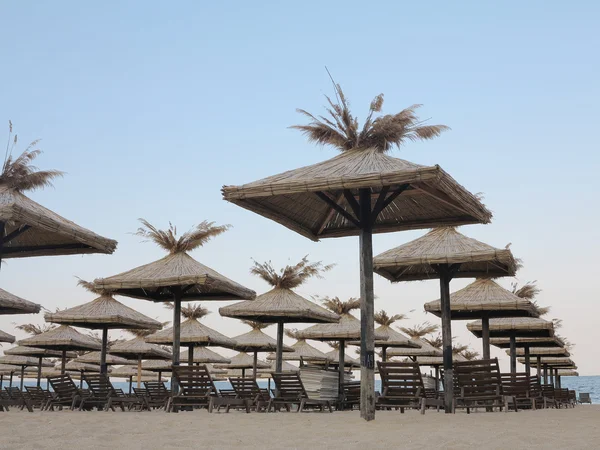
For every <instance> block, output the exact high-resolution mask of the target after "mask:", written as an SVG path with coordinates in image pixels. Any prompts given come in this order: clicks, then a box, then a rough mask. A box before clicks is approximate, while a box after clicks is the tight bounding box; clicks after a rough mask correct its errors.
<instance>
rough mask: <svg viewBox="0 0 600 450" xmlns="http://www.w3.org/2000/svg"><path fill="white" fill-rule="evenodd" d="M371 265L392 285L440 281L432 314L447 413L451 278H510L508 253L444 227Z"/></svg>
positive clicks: (450, 375) (512, 270)
mask: <svg viewBox="0 0 600 450" xmlns="http://www.w3.org/2000/svg"><path fill="white" fill-rule="evenodd" d="M373 265H374V268H375V272H377V273H378V274H379V275H381V276H383V277H385V278H387V279H388V280H390V281H392V282H398V281H412V280H427V279H439V280H440V297H441V300H440V302H439V305H440V306H439V308H438V309H437V310H436V312H434V313H435V314H436V315H438V316H440V317H441V319H442V339H443V351H444V354H445V355H446V362H445V363H444V378H445V379H444V386H446V388H445V390H444V395H445V397H446V398H445V400H446V401H445V404H446V413H450V412H451V405H452V402H453V400H452V399H453V392H454V391H453V389H452V382H453V373H452V326H451V319H452V318H458V317H454V315H452V313H451V310H452V306H451V303H452V298H451V295H450V281H451V280H452V279H453V278H472V277H478V276H488V277H489V276H496V277H498V276H512V275H514V274H515V271H516V263H515V259H514V258H513V256H512V253H511V252H510V250H508V249H497V248H494V247H492V246H490V245H487V244H484V243H483V242H479V241H477V240H475V239H472V238H469V237H467V236H464V235H463V234H461V233H459V232H458V231H456V230H455V229H454V228H453V227H444V228H438V229H435V230H432V231H430V232H429V233H427V234H426V235H425V236H422V237H420V238H418V239H415V240H414V241H411V242H408V243H406V244H403V245H401V246H399V247H396V248H393V249H391V250H388V251H386V252H384V253H382V254H380V255H377V256H376V257H375V259H374V260H373ZM488 306H489V305H488ZM479 309H480V308H479ZM476 314H477V315H476V317H482V316H485V315H486V314H487V313H482V312H479V313H476ZM484 323H485V324H487V316H486V317H484ZM487 347H488V348H489V345H487ZM485 348H486V342H485V341H484V358H485V357H486V356H487V357H488V358H489V353H488V354H487V355H486V351H485Z"/></svg>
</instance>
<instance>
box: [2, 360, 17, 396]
mask: <svg viewBox="0 0 600 450" xmlns="http://www.w3.org/2000/svg"><path fill="white" fill-rule="evenodd" d="M17 369H18V368H17V366H12V365H10V364H0V390H2V384H3V382H4V376H10V387H12V378H13V374H14V373H15V372H16V371H17Z"/></svg>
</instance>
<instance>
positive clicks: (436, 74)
mask: <svg viewBox="0 0 600 450" xmlns="http://www.w3.org/2000/svg"><path fill="white" fill-rule="evenodd" d="M257 3H260V4H257ZM0 15H1V17H2V18H3V20H2V26H1V27H0V50H1V54H2V59H3V64H2V69H1V70H0V86H2V95H1V101H0V120H1V121H4V123H7V121H8V120H9V119H11V120H12V121H13V123H14V124H15V130H16V131H17V132H18V134H19V140H20V142H21V146H20V147H19V148H18V149H17V151H19V150H23V149H24V144H25V143H26V142H29V141H31V140H33V139H35V138H42V139H43V140H42V141H41V143H40V147H41V149H42V150H44V154H43V155H42V156H41V157H40V158H39V160H38V165H39V166H40V167H42V168H55V169H60V170H64V171H66V172H67V175H66V176H65V177H64V178H63V179H60V180H58V181H57V182H56V183H55V188H54V189H52V188H51V189H46V190H44V191H40V192H34V193H31V194H30V195H31V197H32V198H33V199H35V200H37V201H39V202H41V203H42V204H44V205H45V206H47V207H49V208H51V209H53V210H55V211H56V212H58V213H60V214H62V215H64V216H65V217H67V218H69V219H71V220H74V221H76V222H77V223H79V224H81V225H83V226H86V227H88V228H90V229H92V230H94V231H96V232H98V233H100V234H103V235H105V236H108V237H111V238H114V239H117V240H118V241H119V247H118V250H117V252H116V253H115V254H114V255H113V256H103V255H102V256H100V255H91V256H65V257H49V258H29V259H23V260H10V261H7V262H6V264H4V265H3V267H2V272H1V274H0V286H2V288H5V289H7V290H8V291H10V292H13V293H14V294H17V295H19V296H22V297H24V298H27V299H30V300H32V301H35V302H38V303H41V304H42V305H44V307H46V308H48V309H50V310H53V309H55V308H57V307H60V308H65V307H71V306H75V305H77V304H80V303H82V302H85V301H88V300H91V299H92V298H93V297H92V295H91V294H88V293H86V292H84V291H82V290H81V289H80V288H77V287H76V283H75V282H76V280H75V278H74V276H80V277H82V278H85V279H93V278H95V277H100V276H109V275H113V274H116V273H118V272H121V271H123V270H128V269H130V268H133V267H135V266H138V265H141V264H144V263H147V262H150V261H153V260H155V259H158V258H159V257H161V256H162V252H161V250H160V249H158V248H156V247H154V246H153V245H152V244H149V243H141V242H140V239H139V238H137V237H135V236H132V235H131V234H130V233H131V232H132V231H135V229H136V228H137V226H138V223H137V218H139V217H144V218H146V219H148V220H149V221H150V222H152V223H153V224H155V225H157V226H161V227H166V226H168V223H169V221H172V222H173V223H174V224H176V225H177V226H178V227H179V229H180V230H184V229H188V228H190V227H191V226H192V225H194V224H197V223H199V222H200V221H202V220H204V219H207V220H212V221H216V222H217V223H230V224H232V225H233V229H232V230H231V231H229V232H228V233H226V234H225V235H223V236H221V237H219V238H217V239H215V240H214V241H212V242H211V243H209V244H207V245H206V246H205V248H202V249H200V250H197V251H195V252H194V253H193V256H194V257H195V258H196V259H198V260H199V261H201V262H203V263H204V264H207V265H209V266H211V267H213V268H214V269H216V270H218V271H220V272H222V273H223V274H225V275H227V276H228V277H230V278H232V279H234V280H236V281H238V282H240V283H242V284H244V285H246V286H248V287H250V288H253V289H255V290H256V291H257V292H259V293H260V292H264V291H265V290H266V289H267V286H266V285H265V284H264V283H263V282H262V281H261V280H259V279H257V278H256V277H253V276H251V275H250V274H249V273H248V268H249V266H250V265H251V258H255V259H257V260H259V261H265V260H272V261H273V263H274V264H275V265H277V266H281V265H283V264H286V263H288V262H292V263H294V262H296V261H297V260H298V259H299V258H301V257H302V256H304V255H306V254H309V257H310V258H311V259H313V260H322V261H324V262H326V263H333V262H335V263H337V266H336V268H335V269H334V270H333V271H331V272H330V273H329V274H328V275H327V277H326V278H325V279H323V280H313V281H310V282H309V283H307V284H306V285H304V286H302V287H301V288H300V289H299V290H298V292H299V293H300V294H303V295H307V296H308V295H322V296H324V295H332V296H340V297H341V298H347V297H351V296H358V293H359V280H358V239H357V238H343V239H334V240H325V241H323V242H320V243H313V242H311V241H309V240H307V239H305V238H303V237H301V236H299V235H297V234H295V233H294V232H292V231H289V230H288V229H286V228H284V227H282V226H280V225H278V224H276V223H274V222H272V221H269V220H267V219H264V218H262V217H260V216H257V215H255V214H253V213H250V212H248V211H245V210H243V209H241V208H239V207H236V206H234V205H231V204H228V203H226V202H224V201H223V200H222V199H221V193H220V188H221V186H222V185H223V184H242V183H244V182H249V181H253V180H256V179H258V178H261V177H263V176H267V175H272V174H275V173H279V172H282V171H284V170H288V169H292V168H297V167H300V166H303V165H307V164H311V163H315V162H318V161H321V160H324V159H326V158H330V157H332V156H334V155H335V154H336V152H335V151H334V150H332V149H328V148H320V147H316V146H314V145H313V144H310V143H307V142H306V140H305V138H304V137H303V136H301V135H300V134H299V133H298V132H296V131H294V130H290V129H288V128H287V127H288V126H289V125H292V124H295V123H298V122H303V120H304V119H303V118H302V117H300V116H299V115H298V114H297V113H296V112H295V108H298V107H301V108H304V109H307V110H309V111H312V112H316V113H320V112H321V111H322V107H323V104H324V98H323V94H331V92H332V88H331V83H330V81H329V78H328V76H327V73H326V71H325V69H324V67H325V66H327V67H328V68H329V70H330V71H331V73H332V74H333V76H334V77H335V79H336V81H338V82H339V83H340V84H341V85H342V86H343V88H344V90H345V92H346V94H347V96H348V97H349V99H350V101H351V103H352V106H353V109H354V111H355V112H357V113H358V114H359V116H361V117H364V115H365V111H366V109H367V107H368V104H369V102H370V100H371V99H372V98H373V97H374V96H375V95H377V94H379V93H380V92H383V93H385V100H386V101H385V105H384V112H390V113H393V112H397V111H399V110H400V109H402V108H404V107H407V106H409V105H411V104H413V103H423V104H424V107H423V108H422V109H421V115H422V117H424V118H428V117H431V118H432V123H443V124H447V125H449V126H450V127H451V128H452V131H450V132H447V133H445V134H443V135H442V136H441V137H440V138H438V139H436V140H434V141H428V142H424V143H415V144H408V145H406V146H405V147H404V148H402V150H401V151H396V152H395V153H394V155H395V156H398V157H401V158H405V159H408V160H410V161H413V162H416V163H420V164H440V165H441V166H442V167H443V168H444V169H445V170H446V171H448V172H449V173H450V174H451V175H452V176H453V177H455V178H456V179H457V180H458V181H459V182H460V183H462V184H463V185H464V186H466V187H467V188H468V189H469V190H471V191H472V192H474V193H477V192H483V193H484V195H485V203H486V205H487V206H488V207H489V208H490V209H491V210H492V211H493V212H494V220H493V223H492V224H491V225H486V226H469V227H465V228H463V232H464V233H466V234H468V235H469V236H472V237H475V238H478V239H480V240H483V241H484V242H487V243H489V244H492V245H496V246H499V247H503V246H505V245H506V244H507V243H509V242H512V247H511V248H512V250H513V252H514V253H515V255H516V256H518V257H521V258H522V259H523V261H524V263H525V268H524V269H523V270H522V271H521V272H520V273H519V276H518V280H517V281H518V282H520V283H525V282H527V281H532V280H537V282H538V284H539V286H540V287H541V288H542V289H543V292H542V293H541V295H540V296H539V301H540V303H541V304H544V305H546V304H547V305H551V306H552V311H551V312H550V314H549V317H550V318H552V317H560V318H562V319H563V321H564V326H563V329H562V330H560V332H561V333H562V334H564V335H565V336H567V337H568V338H569V339H570V340H571V341H573V342H574V343H575V344H576V347H575V354H574V358H575V360H576V362H577V363H578V365H579V368H580V373H581V374H587V375H592V374H600V360H599V359H598V358H597V357H596V356H597V345H598V338H599V337H600V333H599V332H598V326H597V324H598V319H597V318H598V316H599V315H600V304H599V298H598V288H597V283H596V280H597V278H598V270H599V269H600V264H599V263H598V255H599V254H600V245H599V243H598V242H599V241H598V231H597V228H598V223H599V219H600V216H599V214H598V193H599V192H600V189H599V188H600V182H599V180H598V174H597V173H598V168H599V165H600V164H599V163H600V157H599V152H598V144H597V139H596V136H595V131H594V130H596V129H597V127H598V124H599V123H600V112H599V110H598V104H599V100H600V95H599V94H600V87H599V86H600V85H599V83H598V80H599V79H600V77H599V68H600V63H599V58H598V48H600V37H599V32H598V17H599V15H600V6H599V5H598V3H597V2H593V1H573V2H558V1H530V2H515V1H507V2H476V1H470V2H466V1H465V2H443V1H430V2H412V3H408V2H392V1H390V2H370V3H365V2H352V1H344V2H323V1H320V2H310V1H304V2H295V3H293V4H292V3H290V2H251V3H249V2H195V1H178V2H157V1H137V2H133V1H106V2H99V3H94V4H92V3H90V2H80V1H59V2H33V1H19V2H3V3H2V5H1V6H0ZM4 130H5V131H4ZM4 130H3V131H4V136H6V134H7V132H8V131H7V129H4ZM2 135H3V134H2V133H0V137H1V136H2ZM421 234H422V232H418V231H417V232H403V233H392V234H387V235H378V236H376V237H375V239H374V248H375V254H377V253H380V252H382V251H384V250H387V249H388V248H391V247H394V246H397V245H400V244H401V243H403V242H406V241H408V240H411V239H414V238H415V237H418V236H420V235H421ZM512 281H514V280H502V281H501V283H502V284H503V285H504V286H506V287H510V283H511V282H512ZM466 284H467V281H456V282H453V283H452V289H453V290H456V289H458V288H460V287H462V286H464V285H466ZM375 288H376V295H377V296H378V299H377V300H376V309H380V308H385V309H386V310H387V311H388V312H390V313H398V312H409V311H412V312H410V319H409V320H407V321H406V322H405V323H404V324H403V325H412V324H415V323H419V322H422V321H423V320H430V321H432V322H434V323H437V319H436V318H435V317H434V316H431V315H429V316H428V315H426V314H425V313H424V312H423V303H424V302H426V301H429V300H434V299H437V298H438V297H439V295H438V292H439V291H438V285H437V283H436V282H434V281H429V282H415V283H409V284H401V285H391V284H390V283H389V282H387V281H386V280H384V279H382V278H379V277H377V276H376V281H375ZM121 300H122V301H123V302H124V303H126V304H127V305H129V306H132V307H135V308H137V309H139V310H140V311H142V312H144V313H146V314H148V315H150V316H152V317H157V318H160V319H161V320H168V319H169V312H168V311H166V310H165V309H164V308H162V307H161V306H159V305H154V304H151V303H149V302H145V301H140V300H132V299H127V298H122V299H121ZM225 304H226V303H222V302H213V303H210V304H208V303H207V306H208V307H209V308H210V309H211V310H212V311H214V313H213V314H212V315H210V316H209V317H208V318H207V319H206V322H207V324H208V325H209V326H213V327H215V328H217V329H219V330H220V331H222V332H224V333H226V334H229V335H232V336H233V335H236V334H240V333H242V332H244V330H245V326H244V325H242V324H240V323H239V322H237V321H236V320H232V319H224V318H221V317H220V316H219V315H218V313H217V309H218V307H219V306H223V305H225ZM29 320H33V321H38V322H40V323H41V322H42V320H43V319H42V317H41V315H40V316H39V317H33V316H31V317H28V316H4V317H1V318H0V329H3V330H5V331H7V332H11V333H14V326H13V325H12V324H13V322H17V323H21V322H24V321H29ZM453 327H454V334H455V335H456V336H457V339H458V340H459V341H461V342H465V343H470V344H472V345H473V346H474V347H475V348H476V349H478V350H480V347H481V344H480V342H479V341H478V340H477V339H475V338H473V337H471V335H470V333H468V332H467V330H466V327H465V323H464V322H454V323H453ZM267 333H270V334H271V335H273V336H274V335H275V327H271V328H268V329H267ZM17 335H18V336H19V337H23V336H24V335H23V334H20V333H17ZM116 335H118V333H117V334H116ZM319 345H320V344H317V346H319ZM492 356H499V357H502V358H503V365H504V368H506V369H507V368H508V363H507V360H506V358H505V355H504V354H503V351H500V350H497V349H493V350H492Z"/></svg>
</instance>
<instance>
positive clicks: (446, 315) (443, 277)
mask: <svg viewBox="0 0 600 450" xmlns="http://www.w3.org/2000/svg"><path fill="white" fill-rule="evenodd" d="M440 269H441V270H440V294H441V295H440V301H441V307H442V342H443V344H442V349H443V361H444V400H445V411H446V414H450V413H451V412H452V404H453V402H454V379H453V377H454V374H453V372H454V370H453V369H452V321H451V312H450V271H449V269H448V266H447V265H446V266H445V267H443V268H440Z"/></svg>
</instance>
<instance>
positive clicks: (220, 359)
mask: <svg viewBox="0 0 600 450" xmlns="http://www.w3.org/2000/svg"><path fill="white" fill-rule="evenodd" d="M179 360H180V361H181V362H187V361H188V352H187V351H184V352H181V354H180V355H179ZM230 361H231V359H229V358H225V357H224V356H221V355H219V354H218V353H216V352H213V351H212V350H209V349H208V348H206V347H194V359H193V361H192V362H194V363H201V364H207V363H216V364H228V363H229V362H230ZM158 362H159V361H157V363H158ZM169 368H170V365H169Z"/></svg>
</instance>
